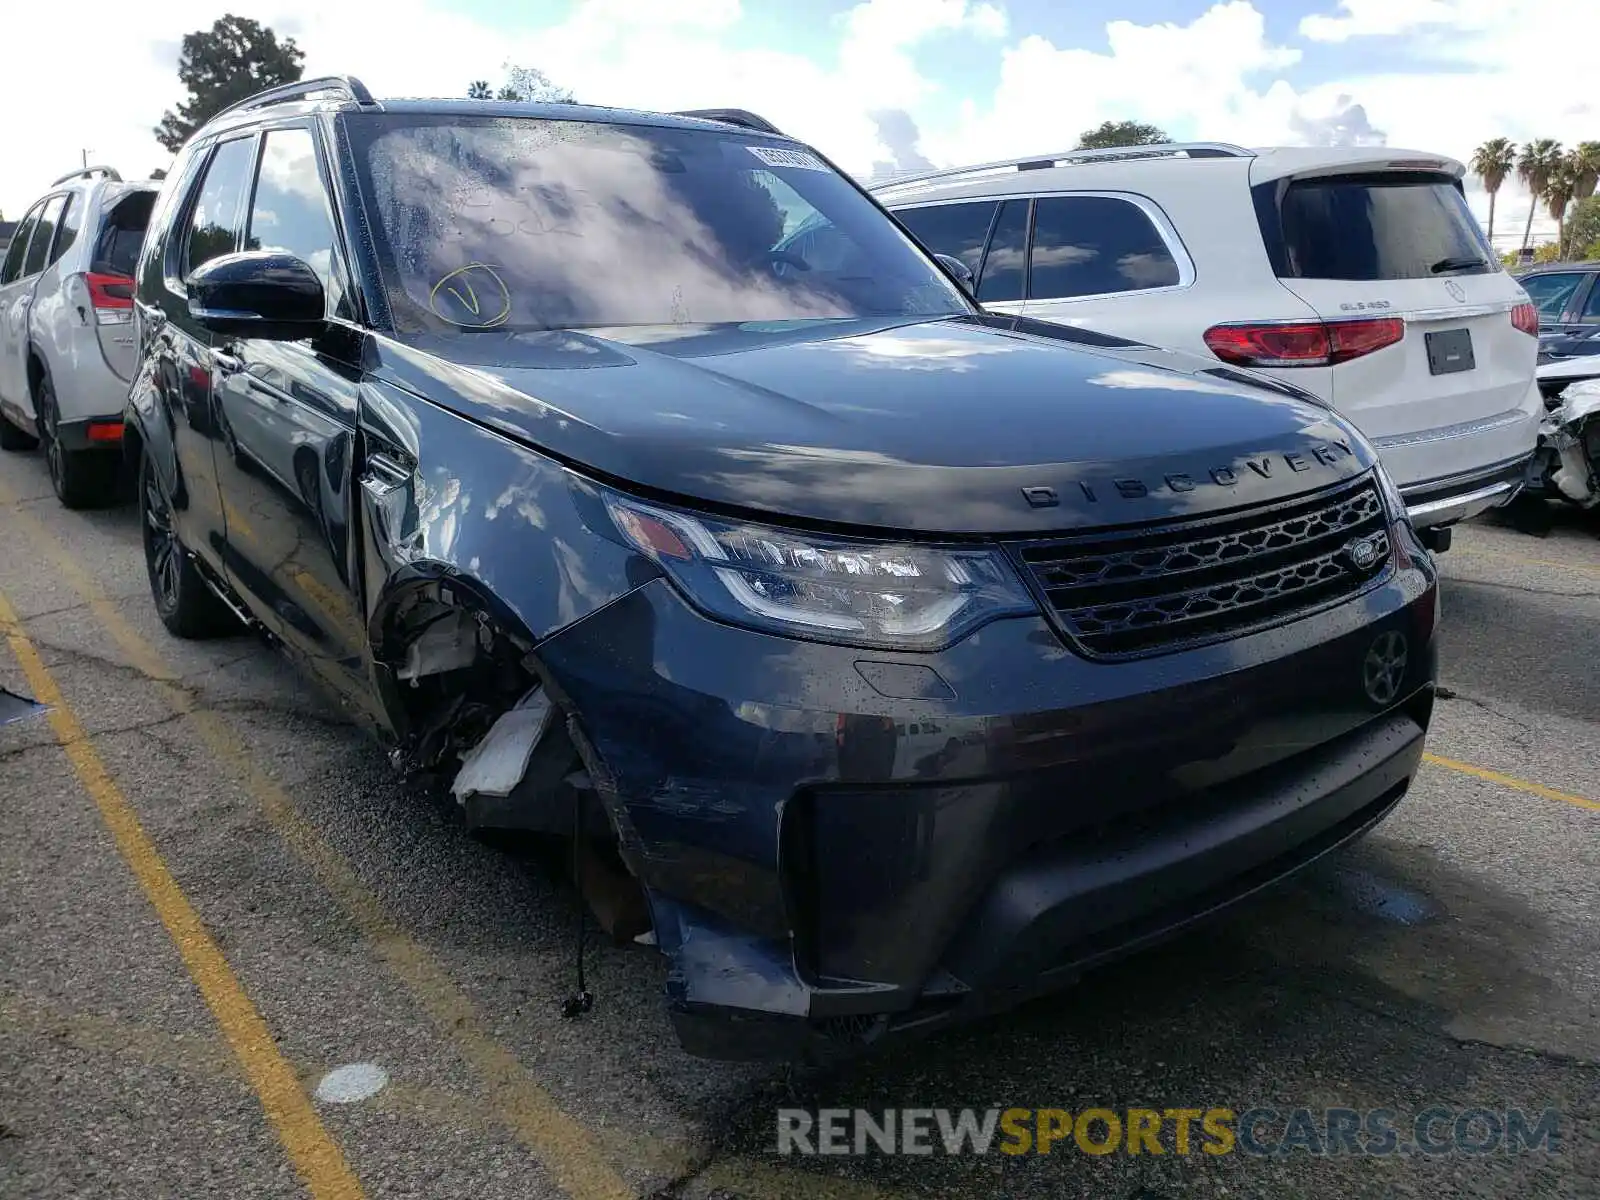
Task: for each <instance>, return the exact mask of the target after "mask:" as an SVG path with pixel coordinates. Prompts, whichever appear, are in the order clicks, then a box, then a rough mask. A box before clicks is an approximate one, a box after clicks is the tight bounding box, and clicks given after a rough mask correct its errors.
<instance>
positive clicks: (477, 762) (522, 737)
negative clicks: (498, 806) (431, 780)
mask: <svg viewBox="0 0 1600 1200" xmlns="http://www.w3.org/2000/svg"><path fill="white" fill-rule="evenodd" d="M553 711H554V709H552V708H551V705H550V701H549V699H548V698H547V697H546V696H545V694H544V692H543V691H542V690H541V689H539V688H537V687H535V688H533V689H532V690H531V691H530V692H528V694H527V695H525V696H524V697H523V698H522V699H521V700H519V701H517V703H516V706H515V707H514V708H509V709H507V710H506V711H505V712H503V713H501V714H500V719H499V720H498V721H496V722H495V723H494V724H493V725H492V726H490V728H489V732H488V733H486V734H485V735H484V737H483V740H482V741H481V742H479V743H478V744H477V745H476V746H474V747H473V748H472V749H471V750H470V751H469V752H468V753H467V756H466V757H465V758H464V759H462V760H461V770H459V771H457V772H456V778H455V782H454V783H452V784H451V785H450V792H451V794H452V795H453V796H455V798H456V799H457V800H458V801H460V802H462V803H465V802H466V799H467V797H468V796H471V795H472V794H473V793H478V794H480V795H484V796H508V795H510V794H511V789H512V788H514V787H516V786H517V783H518V782H519V781H520V780H521V779H522V777H523V775H525V774H527V771H528V760H529V759H530V758H532V757H533V748H534V747H535V746H537V745H538V744H539V739H540V738H542V737H543V736H544V734H545V730H546V729H548V728H549V725H550V717H551V714H552V712H553Z"/></svg>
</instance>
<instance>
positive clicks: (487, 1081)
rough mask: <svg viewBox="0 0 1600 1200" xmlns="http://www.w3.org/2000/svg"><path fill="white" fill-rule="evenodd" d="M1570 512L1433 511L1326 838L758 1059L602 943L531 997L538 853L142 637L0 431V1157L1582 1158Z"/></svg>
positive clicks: (738, 1189)
mask: <svg viewBox="0 0 1600 1200" xmlns="http://www.w3.org/2000/svg"><path fill="white" fill-rule="evenodd" d="M1597 533H1600V523H1597V522H1594V521H1592V520H1591V521H1585V520H1584V519H1582V518H1580V517H1578V516H1577V515H1576V514H1571V513H1562V514H1559V515H1558V518H1557V521H1556V525H1555V528H1554V529H1553V530H1552V531H1551V533H1550V535H1549V536H1548V537H1546V538H1534V537H1530V536H1527V535H1525V534H1522V533H1519V532H1516V531H1514V530H1512V529H1510V528H1506V527H1503V526H1496V525H1490V524H1484V523H1479V524H1476V525H1474V526H1472V527H1470V528H1467V529H1464V530H1462V531H1461V532H1460V533H1459V534H1458V536H1457V538H1456V548H1455V549H1454V550H1452V551H1451V552H1450V553H1449V554H1447V555H1445V556H1444V557H1443V558H1442V559H1441V562H1442V566H1443V570H1444V573H1445V575H1446V576H1447V587H1446V591H1445V593H1444V601H1443V611H1444V626H1443V632H1442V635H1441V636H1442V659H1443V668H1442V682H1443V683H1444V685H1445V686H1446V688H1447V689H1448V692H1447V698H1446V699H1444V700H1443V701H1442V702H1441V703H1440V704H1439V706H1438V709H1437V713H1436V717H1435V722H1434V727H1433V732H1432V735H1431V738H1430V751H1431V756H1430V759H1429V761H1428V763H1427V765H1426V766H1425V768H1424V770H1423V773H1422V775H1421V777H1420V779H1419V781H1418V783H1417V785H1416V787H1415V788H1414V789H1413V791H1412V793H1411V795H1410V796H1409V797H1408V799H1407V800H1406V801H1405V803H1404V804H1403V805H1402V806H1401V808H1400V809H1399V810H1398V812H1397V814H1396V815H1395V816H1394V817H1392V818H1391V819H1390V820H1389V821H1388V822H1387V823H1386V824H1385V825H1384V826H1383V827H1382V828H1381V829H1380V830H1379V831H1378V832H1377V833H1376V834H1375V835H1374V836H1372V837H1371V838H1370V839H1368V840H1367V841H1365V842H1364V843H1362V844H1360V845H1359V846H1358V847H1356V848H1355V849H1353V850H1351V851H1349V852H1347V853H1345V854H1343V855H1341V856H1339V857H1337V859H1336V860H1333V861H1329V862H1325V863H1322V864H1319V865H1318V866H1317V867H1316V868H1314V870H1313V871H1312V872H1311V873H1308V874H1307V875H1306V876H1305V877H1303V878H1302V879H1301V880H1300V881H1298V882H1297V883H1295V884H1294V885H1292V886H1290V887H1288V888H1286V889H1282V890H1278V891H1275V892H1273V893H1271V894H1270V895H1268V896H1266V897H1263V898H1261V899H1258V900H1256V901H1254V902H1252V903H1251V904H1249V905H1248V906H1246V907H1245V908H1243V909H1242V910H1240V911H1238V912H1236V913H1235V914H1234V915H1232V916H1231V917H1229V918H1228V919H1226V920H1224V921H1222V922H1220V923H1217V924H1214V925H1212V926H1208V927H1205V928H1203V929H1202V930H1200V931H1198V932H1195V933H1192V934H1190V935H1188V936H1186V937H1185V938H1184V939H1182V940H1181V941H1178V942H1176V943H1173V944H1169V945H1167V946H1164V947H1162V948H1160V949H1157V950H1154V951H1151V952H1148V953H1146V954H1144V955H1142V956H1140V957H1137V958H1134V959H1131V960H1128V961H1126V962H1124V963H1122V964H1120V965H1118V966H1115V967H1112V968H1108V969H1106V970H1105V971H1103V972H1101V973H1099V974H1098V975H1096V976H1093V977H1091V978H1090V979H1088V980H1086V981H1085V982H1084V983H1083V984H1082V985H1081V986H1079V987H1078V988H1077V989H1075V990H1074V991H1072V992H1069V993H1067V994H1065V995H1063V996H1060V997H1057V998H1053V999H1051V1000H1048V1001H1045V1002H1040V1003H1037V1004H1035V1005H1033V1006H1031V1007H1029V1008H1026V1009H1024V1010H1023V1011H1021V1012H1020V1013H1018V1014H1015V1015H1014V1016H1011V1017H1008V1018H1004V1019H1001V1020H998V1021H995V1022H991V1023H989V1024H986V1025H984V1026H981V1027H978V1028H973V1029H970V1030H966V1031H962V1032H959V1033H957V1034H954V1035H949V1036H945V1037H942V1038H940V1039H938V1040H935V1041H931V1042H927V1043H924V1044H921V1045H916V1046H910V1047H904V1048H901V1049H899V1050H897V1051H895V1052H893V1053H892V1054H890V1055H888V1056H885V1057H882V1058H879V1059H875V1060H872V1061H870V1062H865V1063H861V1064H857V1065H855V1066H853V1067H850V1068H847V1069H840V1070H833V1071H829V1072H813V1071H790V1070H777V1069H771V1068H765V1067H748V1066H729V1065H725V1064H715V1063H708V1062H704V1061H700V1060H696V1059H691V1058H689V1057H687V1056H686V1055H684V1054H683V1053H682V1052H681V1051H679V1050H678V1048H677V1045H676V1042H675V1041H674V1040H673V1038H672V1035H671V1032H670V1030H669V1028H668V1026H667V1023H666V1020H665V1018H664V1016H663V1014H662V1011H661V1007H660V1003H659V1000H658V993H659V989H660V983H661V973H662V972H661V966H660V960H659V959H658V958H657V957H656V956H655V955H654V954H653V952H651V951H649V950H647V949H644V948H641V947H629V948H627V949H619V948H613V947H610V946H605V947H602V948H600V949H597V950H595V951H594V952H593V954H592V956H591V959H590V963H591V969H592V980H593V983H592V986H593V990H594V991H595V992H596V995H597V1001H596V1005H595V1008H594V1010H593V1011H592V1012H591V1013H590V1014H589V1015H588V1016H587V1017H586V1018H585V1019H583V1020H581V1021H578V1022H567V1021H563V1020H562V1019H561V1018H560V1016H559V1013H558V1009H559V1005H560V1001H561V999H562V998H563V997H564V996H565V995H566V994H567V992H568V991H569V990H570V988H571V985H572V947H571V930H572V922H573V911H574V897H573V894H572V892H571V890H570V888H569V887H568V886H567V885H566V884H565V882H564V881H563V880H562V878H561V876H560V873H559V872H558V871H556V870H553V869H552V868H551V866H550V865H549V863H548V862H547V861H546V860H545V859H544V858H543V857H541V856H540V855H539V854H538V853H535V852H533V851H531V850H529V849H527V848H517V847H505V846H498V847H497V846H489V845H485V844H482V843H480V842H477V841H474V840H472V839H471V838H469V837H467V836H466V835H465V834H464V833H463V832H462V831H461V830H460V828H459V827H458V826H457V825H456V824H455V823H454V818H453V815H452V813H451V811H450V808H449V806H448V804H446V803H443V802H441V801H440V800H439V799H437V798H435V797H433V796H430V795H427V794H421V793H419V792H417V791H416V790H409V789H406V788H404V787H402V786H400V785H399V784H398V783H397V782H396V781H395V779H394V777H393V776H392V774H391V772H390V770H389V767H388V765H387V764H386V762H385V760H384V757H383V755H382V754H381V753H380V752H379V751H378V749H377V748H375V747H374V746H372V745H370V744H369V743H367V742H366V741H365V740H364V739H363V738H362V737H361V736H360V735H358V734H357V733H356V732H355V731H354V730H353V729H352V728H350V727H349V726H348V725H347V724H346V723H345V722H344V721H343V719H342V718H341V717H340V716H339V714H338V713H337V711H334V710H331V709H330V708H329V707H328V706H327V705H325V704H324V703H323V702H322V701H321V700H320V699H319V698H318V697H317V696H316V695H315V694H314V693H313V692H312V691H311V690H310V688H309V686H308V685H307V684H305V683H304V682H302V681H301V680H300V679H298V678H297V677H296V675H295V674H294V673H293V672H292V671H291V670H290V669H289V668H288V666H287V665H286V664H285V663H283V662H282V661H281V660H280V659H279V657H278V656H277V655H276V653H275V652H273V651H272V650H270V649H268V648H266V647H264V646H263V645H262V644H260V643H258V642H257V641H255V640H253V639H252V638H251V637H249V636H246V635H242V634H241V635H240V636H238V637H235V638H232V639H227V640H223V641H220V642H214V643H208V644H186V643H181V642H178V641H175V640H173V639H172V638H170V637H169V636H167V635H166V633H165V632H164V630H163V629H162V628H161V626H160V624H159V623H158V621H157V619H156V616H155V613H154V610H153V609H152V607H151V604H150V600H149V594H148V586H147V583H146V580H145V574H144V565H143V560H142V557H141V554H140V551H139V548H138V536H137V526H136V522H135V519H134V516H133V514H132V512H131V510H128V509H123V510H112V511H104V512H96V513H70V512H66V511H64V510H63V509H61V508H60V507H59V506H58V505H57V504H56V502H55V499H54V497H53V496H52V495H51V494H50V488H49V484H48V482H47V480H46V476H45V472H44V468H43V465H42V463H41V462H40V461H39V459H38V457H37V456H36V455H20V456H19V455H6V456H4V457H3V458H0V633H3V634H4V637H3V638H0V684H3V685H4V686H6V687H9V688H11V689H12V690H14V691H18V692H23V693H28V694H31V695H34V696H37V697H39V698H41V699H43V700H46V701H48V702H50V703H51V705H52V712H51V713H50V715H49V717H48V718H34V719H30V720H28V721H24V722H20V723H16V724H12V725H10V726H7V727H5V728H0V818H3V821H4V826H3V832H0V1194H3V1195H4V1196H6V1197H7V1198H8V1200H9V1198H13V1197H15V1198H17V1200H21V1198H23V1197H52V1198H54V1197H67V1196H84V1197H112V1196H127V1197H140V1198H141V1200H144V1198H148V1197H157V1196H183V1197H187V1196H200V1195H229V1196H251V1197H256V1196H296V1195H299V1196H305V1195H311V1196H314V1197H318V1198H322V1197H356V1196H363V1195H364V1196H412V1197H428V1198H430V1200H431V1198H442V1197H458V1196H459V1197H473V1198H474V1200H490V1198H494V1197H518V1198H519V1200H520V1198H525V1197H546V1196H551V1197H554V1196H563V1195H565V1196H571V1197H574V1198H577V1200H591V1198H599V1197H628V1196H640V1197H643V1196H662V1197H677V1196H683V1197H733V1196H750V1197H767V1196H771V1197H785V1198H786V1197H796V1198H805V1197H838V1198H841V1200H855V1198H861V1200H879V1198H885V1200H886V1198H892V1197H910V1196H951V1197H982V1198H984V1200H989V1198H994V1197H1041V1198H1043V1197H1051V1198H1054V1197H1093V1198H1100V1197H1108V1198H1110V1197H1114V1198H1117V1200H1131V1198H1133V1197H1141V1196H1142V1197H1146V1198H1148V1200H1157V1198H1163V1197H1173V1196H1230V1197H1237V1196H1263V1197H1323V1196H1327V1197H1341V1198H1343V1197H1362V1196H1373V1197H1379V1196H1382V1197H1391V1196H1413V1195H1415V1196H1421V1195H1427V1196H1430V1197H1453V1196H1483V1197H1491V1196H1492V1197H1509V1196H1517V1197H1547V1196H1548V1197H1580V1196H1583V1197H1593V1196H1595V1195H1600V1133H1597V1128H1600V1124H1597V1123H1600V888H1597V886H1596V881H1597V880H1600V666H1597V664H1600V537H1597V536H1596V535H1597ZM337 1068H352V1069H350V1070H346V1071H344V1072H341V1073H339V1074H336V1075H333V1076H332V1077H331V1078H330V1077H329V1073H330V1072H333V1071H335V1069H337ZM374 1068H376V1070H374ZM377 1071H381V1072H382V1074H381V1075H379V1074H377ZM378 1083H382V1086H381V1087H379V1088H378V1090H376V1091H375V1092H372V1091H371V1089H372V1087H374V1086H376V1085H377V1084H378ZM341 1087H344V1088H345V1089H346V1090H344V1091H343V1092H342V1093H341V1091H340V1088H341ZM369 1093H370V1094H369ZM352 1097H364V1098H356V1099H352ZM780 1106H783V1107H799V1108H808V1109H818V1108H835V1107H837V1108H868V1109H872V1110H880V1109H882V1108H884V1107H888V1106H893V1107H922V1108H939V1107H950V1108H955V1109H960V1108H975V1109H987V1108H989V1107H991V1106H997V1107H1000V1108H1009V1107H1022V1108H1030V1109H1039V1108H1046V1107H1050V1108H1057V1107H1058V1108H1061V1109H1064V1110H1067V1111H1069V1112H1073V1113H1079V1112H1082V1111H1083V1110H1085V1109H1089V1108H1103V1109H1109V1110H1112V1111H1113V1112H1122V1111H1125V1110H1127V1109H1128V1108H1130V1107H1148V1108H1152V1109H1156V1110H1167V1109H1173V1108H1193V1109H1201V1110H1207V1109H1214V1108H1227V1109H1230V1110H1234V1111H1235V1112H1243V1111H1245V1110H1249V1109H1251V1108H1255V1107H1271V1108H1274V1109H1275V1110H1276V1111H1278V1112H1280V1113H1287V1112H1289V1111H1291V1110H1293V1109H1296V1108H1302V1107H1304V1108H1310V1109H1316V1110H1322V1109H1326V1108H1330V1107H1333V1108H1348V1109H1353V1110H1357V1111H1358V1112H1363V1113H1365V1112H1367V1111H1369V1110H1374V1109H1388V1110H1393V1111H1394V1112H1396V1113H1398V1114H1400V1118H1401V1121H1400V1123H1401V1124H1402V1125H1403V1126H1404V1125H1405V1124H1406V1122H1408V1121H1409V1120H1410V1119H1411V1116H1412V1115H1414V1114H1417V1113H1420V1112H1423V1111H1425V1110H1428V1109H1429V1108H1432V1107H1435V1106H1437V1107H1441V1108H1443V1109H1446V1110H1449V1111H1451V1112H1460V1111H1463V1110H1467V1109H1473V1108H1479V1109H1490V1110H1493V1111H1496V1112H1502V1113H1503V1112H1505V1111H1506V1110H1508V1109H1521V1110H1524V1111H1526V1112H1528V1113H1539V1112H1542V1111H1544V1110H1549V1109H1553V1110H1556V1112H1557V1113H1558V1116H1559V1125H1558V1131H1559V1132H1558V1137H1557V1139H1556V1141H1555V1142H1554V1143H1547V1144H1546V1145H1545V1146H1543V1147H1541V1148H1537V1149H1533V1150H1529V1151H1526V1152H1522V1153H1509V1152H1506V1151H1504V1150H1501V1151H1498V1152H1491V1153H1486V1154H1473V1153H1467V1152H1466V1151H1465V1150H1463V1149H1460V1148H1456V1147H1449V1148H1447V1149H1446V1151H1445V1152H1444V1153H1438V1154H1425V1153H1397V1154H1393V1155H1387V1156H1372V1155H1364V1156H1363V1155H1349V1154H1341V1155H1316V1154H1312V1153H1309V1152H1307V1151H1306V1150H1304V1149H1300V1150H1294V1151H1293V1152H1290V1153H1287V1154H1281V1155H1265V1156H1263V1155H1259V1154H1253V1153H1244V1152H1242V1151H1241V1150H1239V1149H1238V1148H1236V1150H1235V1152H1233V1153H1229V1154H1222V1155H1215V1154H1208V1153H1201V1152H1191V1153H1188V1154H1182V1153H1177V1152H1176V1151H1175V1150H1173V1149H1170V1148H1169V1149H1168V1152H1166V1153H1162V1154H1156V1153H1151V1152H1150V1151H1149V1148H1148V1147H1147V1148H1146V1150H1145V1152H1144V1153H1140V1154H1136V1155H1134V1154H1128V1153H1122V1152H1118V1153H1112V1154H1105V1155H1095V1154H1089V1153H1084V1152H1081V1151H1080V1150H1078V1149H1077V1148H1075V1147H1074V1146H1073V1144H1072V1143H1071V1141H1070V1140H1067V1141H1063V1142H1062V1143H1060V1144H1058V1145H1057V1146H1056V1147H1055V1148H1054V1150H1053V1152H1052V1153H1050V1154H1048V1155H1041V1154H1027V1155H1019V1156H1015V1157H1012V1156H1006V1155H1002V1154H999V1153H993V1152H991V1153H990V1154H987V1155H981V1156H979V1155H964V1156H947V1155H943V1154H935V1155H931V1156H925V1157H919V1156H913V1157H905V1156H884V1155H873V1156H867V1157H860V1158H857V1157H833V1156H829V1157H811V1158H797V1157H780V1156H778V1155H777V1154H776V1153H775V1152H774V1145H775V1132H774V1131H775V1114H776V1110H777V1109H778V1108H779V1107H780ZM1407 1127H1409V1126H1407ZM1280 1132H1281V1130H1280Z"/></svg>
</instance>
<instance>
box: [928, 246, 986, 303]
mask: <svg viewBox="0 0 1600 1200" xmlns="http://www.w3.org/2000/svg"><path fill="white" fill-rule="evenodd" d="M934 257H935V258H937V259H938V260H939V262H940V263H941V264H943V266H944V269H945V270H946V271H949V272H950V274H952V275H954V276H955V277H956V279H958V280H959V281H960V283H961V286H962V287H963V288H965V289H966V292H967V295H969V296H970V295H972V290H973V288H974V287H976V286H977V282H978V281H977V279H975V278H974V277H973V274H972V268H971V267H969V266H967V264H966V263H964V262H962V261H961V260H960V259H959V258H956V257H955V256H954V255H951V254H935V255H934Z"/></svg>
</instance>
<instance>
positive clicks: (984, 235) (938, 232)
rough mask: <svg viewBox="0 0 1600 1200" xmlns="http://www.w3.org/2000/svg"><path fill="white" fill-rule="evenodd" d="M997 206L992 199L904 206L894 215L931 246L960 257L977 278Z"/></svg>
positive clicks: (914, 234)
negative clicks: (962, 202) (963, 202)
mask: <svg viewBox="0 0 1600 1200" xmlns="http://www.w3.org/2000/svg"><path fill="white" fill-rule="evenodd" d="M998 207H999V205H998V204H996V202H995V201H993V200H974V201H970V202H968V203H965V204H929V205H926V206H924V207H922V208H902V209H900V210H898V211H897V212H896V213H895V214H894V215H895V216H897V217H899V218H900V223H901V224H902V225H904V226H905V227H906V228H907V229H909V230H910V231H911V234H912V236H913V237H915V238H916V239H917V241H919V242H921V243H922V244H923V245H924V246H925V247H927V248H928V250H930V251H931V252H933V253H934V254H948V255H949V256H950V257H951V258H959V259H960V260H961V261H962V262H964V263H966V264H967V270H969V271H971V272H972V277H973V278H974V279H976V278H977V277H978V268H979V267H981V266H982V265H983V247H984V245H985V244H986V243H987V242H988V240H989V226H990V225H992V224H993V223H994V212H995V209H996V208H998Z"/></svg>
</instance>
